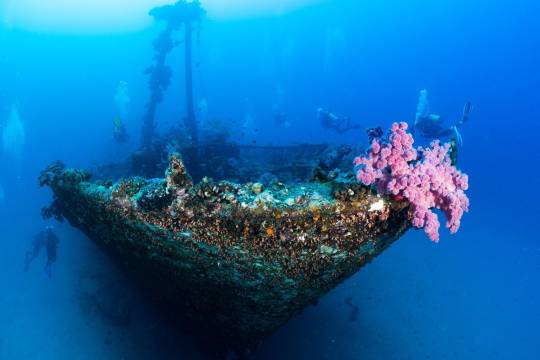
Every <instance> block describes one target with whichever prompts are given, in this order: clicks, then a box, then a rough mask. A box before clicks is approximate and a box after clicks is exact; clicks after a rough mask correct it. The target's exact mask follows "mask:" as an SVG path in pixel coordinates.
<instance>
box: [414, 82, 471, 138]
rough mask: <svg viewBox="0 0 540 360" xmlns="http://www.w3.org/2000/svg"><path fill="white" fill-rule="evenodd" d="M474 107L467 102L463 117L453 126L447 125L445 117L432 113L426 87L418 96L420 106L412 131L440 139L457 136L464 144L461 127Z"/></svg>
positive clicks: (425, 136)
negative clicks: (445, 124)
mask: <svg viewBox="0 0 540 360" xmlns="http://www.w3.org/2000/svg"><path fill="white" fill-rule="evenodd" d="M472 110H473V107H472V104H471V102H470V101H467V102H466V103H465V106H464V107H463V114H462V115H461V118H460V119H459V120H458V121H457V122H456V123H455V124H454V125H452V126H450V127H445V126H444V125H443V122H444V121H443V118H442V117H441V116H440V115H437V114H432V113H431V112H430V109H429V101H428V92H427V90H426V89H424V90H422V91H420V97H419V98H418V106H417V110H416V118H415V121H414V126H413V127H412V133H413V134H415V133H416V132H418V133H419V134H420V135H421V136H422V137H424V138H426V139H430V140H431V139H440V138H444V137H455V138H456V139H457V142H458V143H459V145H462V144H463V138H462V137H461V134H460V132H459V128H460V127H461V126H462V125H463V124H464V123H466V122H467V121H468V120H469V117H470V116H471V113H472Z"/></svg>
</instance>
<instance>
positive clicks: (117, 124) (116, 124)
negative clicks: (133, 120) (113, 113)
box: [113, 117, 129, 143]
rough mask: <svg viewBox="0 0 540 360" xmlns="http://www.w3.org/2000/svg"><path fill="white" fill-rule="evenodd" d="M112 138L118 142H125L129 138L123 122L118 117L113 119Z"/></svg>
mask: <svg viewBox="0 0 540 360" xmlns="http://www.w3.org/2000/svg"><path fill="white" fill-rule="evenodd" d="M113 138H114V140H116V142H119V143H125V142H126V141H128V139H129V135H128V133H127V131H126V127H125V126H124V123H123V122H122V120H121V119H120V118H118V117H117V118H114V120H113Z"/></svg>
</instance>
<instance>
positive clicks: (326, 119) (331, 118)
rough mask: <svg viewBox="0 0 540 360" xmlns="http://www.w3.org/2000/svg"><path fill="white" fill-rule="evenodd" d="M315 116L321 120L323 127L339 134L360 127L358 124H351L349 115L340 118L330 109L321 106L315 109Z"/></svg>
mask: <svg viewBox="0 0 540 360" xmlns="http://www.w3.org/2000/svg"><path fill="white" fill-rule="evenodd" d="M317 118H318V119H319V121H320V122H321V126H322V127H323V129H332V130H335V131H337V132H338V133H340V134H343V133H345V132H347V131H350V130H356V129H360V126H359V125H353V124H352V123H351V118H350V117H348V116H347V117H343V118H340V117H338V116H337V115H335V114H333V113H331V112H330V111H327V110H324V109H322V108H318V109H317Z"/></svg>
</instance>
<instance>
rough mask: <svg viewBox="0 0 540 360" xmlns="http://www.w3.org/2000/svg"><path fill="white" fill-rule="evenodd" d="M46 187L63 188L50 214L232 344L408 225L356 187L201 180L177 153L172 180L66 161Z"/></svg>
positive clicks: (271, 322) (285, 314) (268, 325)
mask: <svg viewBox="0 0 540 360" xmlns="http://www.w3.org/2000/svg"><path fill="white" fill-rule="evenodd" d="M40 180H41V182H42V184H43V185H48V186H50V187H51V189H52V190H53V193H54V202H53V204H52V205H51V207H49V208H47V209H45V213H46V214H47V215H54V216H56V217H57V218H66V219H67V220H69V222H70V223H71V224H72V225H73V226H75V227H77V228H79V229H81V230H82V231H83V232H84V233H85V234H87V235H88V237H89V238H91V239H92V240H93V241H95V242H96V243H97V244H98V245H99V246H100V247H102V248H103V249H104V250H106V251H107V252H108V253H109V254H110V255H111V256H112V257H113V259H114V260H116V261H117V262H119V263H120V264H121V265H122V266H123V267H124V268H125V269H126V270H128V271H130V272H131V273H132V274H133V275H134V276H135V277H136V278H137V279H138V280H140V281H141V282H142V283H143V284H144V285H146V286H147V287H148V288H149V289H151V291H152V292H153V294H154V296H155V297H158V298H159V299H160V300H161V301H163V303H164V304H167V305H166V306H168V307H170V310H171V311H173V312H174V311H175V310H178V309H182V310H181V311H183V312H184V313H185V314H187V315H189V316H190V317H193V318H195V319H197V320H200V321H202V323H204V324H208V325H210V326H211V327H212V328H213V329H214V330H216V331H217V333H218V334H220V335H221V336H222V337H223V339H224V340H226V341H229V342H231V343H234V344H251V343H254V342H257V341H258V340H260V339H262V338H264V337H265V336H267V335H269V334H270V333H272V332H273V331H274V330H275V329H276V328H278V327H279V326H280V325H282V324H284V323H285V322H286V321H287V320H289V319H290V318H291V317H293V316H294V315H295V314H297V313H298V312H299V311H301V310H302V309H303V308H304V307H305V306H306V305H307V304H310V303H313V302H314V301H316V300H317V298H318V297H320V296H321V295H322V294H324V293H325V292H327V291H329V290H330V289H332V288H333V287H335V286H336V285H337V284H339V283H340V282H341V281H343V280H344V279H346V278H347V277H349V276H350V275H352V274H354V273H355V272H356V271H358V269H360V268H361V267H362V266H363V265H365V264H366V263H367V262H369V261H370V260H371V259H373V258H374V257H375V256H376V255H378V254H380V253H381V252H382V251H383V250H384V249H386V248H387V247H388V246H389V245H390V244H391V243H392V242H393V241H395V240H396V239H398V238H399V237H400V236H401V235H402V234H403V233H404V232H405V231H406V230H407V229H408V228H409V226H410V225H409V220H408V216H407V214H408V209H407V206H406V204H400V203H394V202H390V201H389V200H384V201H383V200H381V199H380V198H378V197H376V195H374V194H372V193H371V192H370V190H369V189H368V188H366V187H362V186H360V185H358V184H337V183H333V184H332V183H328V184H312V183H309V184H298V185H295V186H291V187H285V186H283V185H279V186H278V187H276V189H275V190H273V191H270V190H269V191H264V192H260V191H261V189H260V188H257V187H254V186H252V185H244V186H241V185H237V184H232V183H227V182H220V183H212V182H210V181H203V182H201V183H200V184H197V185H192V184H191V181H190V180H189V178H188V177H187V175H186V174H185V169H184V168H183V165H182V163H181V162H180V161H179V159H177V158H175V157H173V158H172V159H171V166H170V168H169V170H168V171H167V177H166V179H163V181H156V180H154V181H151V182H149V181H145V180H144V179H140V178H135V179H129V180H123V181H121V182H119V183H116V184H105V183H101V184H99V183H98V182H90V181H89V176H88V175H87V174H86V173H85V172H82V171H77V170H70V169H64V168H63V167H62V166H60V165H58V164H54V165H52V166H51V167H49V168H48V169H47V170H46V171H44V172H43V173H42V176H41V178H40ZM280 197H281V198H282V200H279V199H280ZM374 204H376V205H374Z"/></svg>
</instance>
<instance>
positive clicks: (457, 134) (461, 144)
mask: <svg viewBox="0 0 540 360" xmlns="http://www.w3.org/2000/svg"><path fill="white" fill-rule="evenodd" d="M452 129H454V134H456V139H457V143H458V145H459V146H463V138H462V137H461V134H460V132H459V130H458V128H457V126H452Z"/></svg>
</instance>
